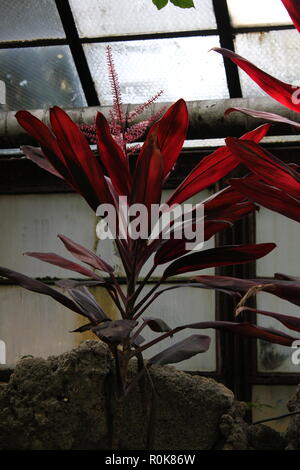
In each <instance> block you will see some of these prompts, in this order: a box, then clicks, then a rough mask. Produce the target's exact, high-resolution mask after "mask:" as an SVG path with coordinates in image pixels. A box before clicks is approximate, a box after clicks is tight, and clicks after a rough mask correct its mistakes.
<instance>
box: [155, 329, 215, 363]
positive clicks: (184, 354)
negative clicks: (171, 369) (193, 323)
mask: <svg viewBox="0 0 300 470" xmlns="http://www.w3.org/2000/svg"><path fill="white" fill-rule="evenodd" d="M209 345H210V337H209V336H204V335H192V336H189V337H188V338H186V339H183V340H182V341H179V342H178V343H176V344H174V345H173V346H170V347H169V348H167V349H165V350H164V351H162V352H160V353H158V354H156V355H155V356H153V357H152V358H151V359H149V361H148V364H151V365H152V364H158V365H163V364H174V363H178V362H181V361H184V360H186V359H189V358H190V357H193V356H195V355H196V354H199V353H203V352H206V351H207V350H208V348H209Z"/></svg>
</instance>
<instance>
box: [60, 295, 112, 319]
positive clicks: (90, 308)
mask: <svg viewBox="0 0 300 470" xmlns="http://www.w3.org/2000/svg"><path fill="white" fill-rule="evenodd" d="M68 292H69V293H70V295H71V297H72V298H73V299H74V300H75V302H76V303H77V304H78V305H79V306H80V308H82V309H83V310H84V311H85V312H86V313H87V314H88V315H89V316H90V317H93V319H94V321H95V322H100V321H103V320H107V319H108V318H107V316H106V314H105V313H104V311H103V310H102V308H101V307H100V305H98V303H97V302H96V299H95V297H94V296H93V295H92V294H91V292H90V291H89V290H88V289H87V288H86V287H84V286H82V287H78V288H74V289H69V290H68Z"/></svg>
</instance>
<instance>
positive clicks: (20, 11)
mask: <svg viewBox="0 0 300 470" xmlns="http://www.w3.org/2000/svg"><path fill="white" fill-rule="evenodd" d="M64 37H65V33H64V30H63V27H62V24H61V21H60V18H59V15H58V12H57V9H56V6H55V3H54V0H1V15H0V41H18V40H30V39H48V38H64Z"/></svg>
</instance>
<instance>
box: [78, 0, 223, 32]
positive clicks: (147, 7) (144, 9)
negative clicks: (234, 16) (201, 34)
mask: <svg viewBox="0 0 300 470" xmlns="http://www.w3.org/2000/svg"><path fill="white" fill-rule="evenodd" d="M70 5H71V7H72V10H73V14H74V17H75V21H76V24H77V28H78V32H79V35H80V36H81V37H100V36H115V35H122V34H139V33H160V32H167V31H192V30H201V29H214V28H216V21H215V16H214V12H213V7H212V1H211V0H195V7H196V8H187V9H181V8H178V7H175V6H174V5H172V4H171V3H170V2H169V4H168V5H167V6H166V7H165V8H163V9H162V10H159V11H158V10H157V8H156V6H155V5H154V4H153V3H152V2H151V1H150V0H134V1H133V0H122V1H118V0H85V1H82V0H70Z"/></svg>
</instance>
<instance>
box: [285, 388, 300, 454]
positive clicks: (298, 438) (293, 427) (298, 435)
mask: <svg viewBox="0 0 300 470" xmlns="http://www.w3.org/2000/svg"><path fill="white" fill-rule="evenodd" d="M287 407H288V410H289V411H290V412H295V411H300V385H298V386H297V389H296V392H295V394H294V395H293V396H292V398H291V399H290V400H289V402H288V404H287ZM286 440H287V442H288V445H287V447H286V449H287V450H300V413H299V414H295V415H294V416H291V417H290V424H289V426H288V428H287V431H286Z"/></svg>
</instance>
